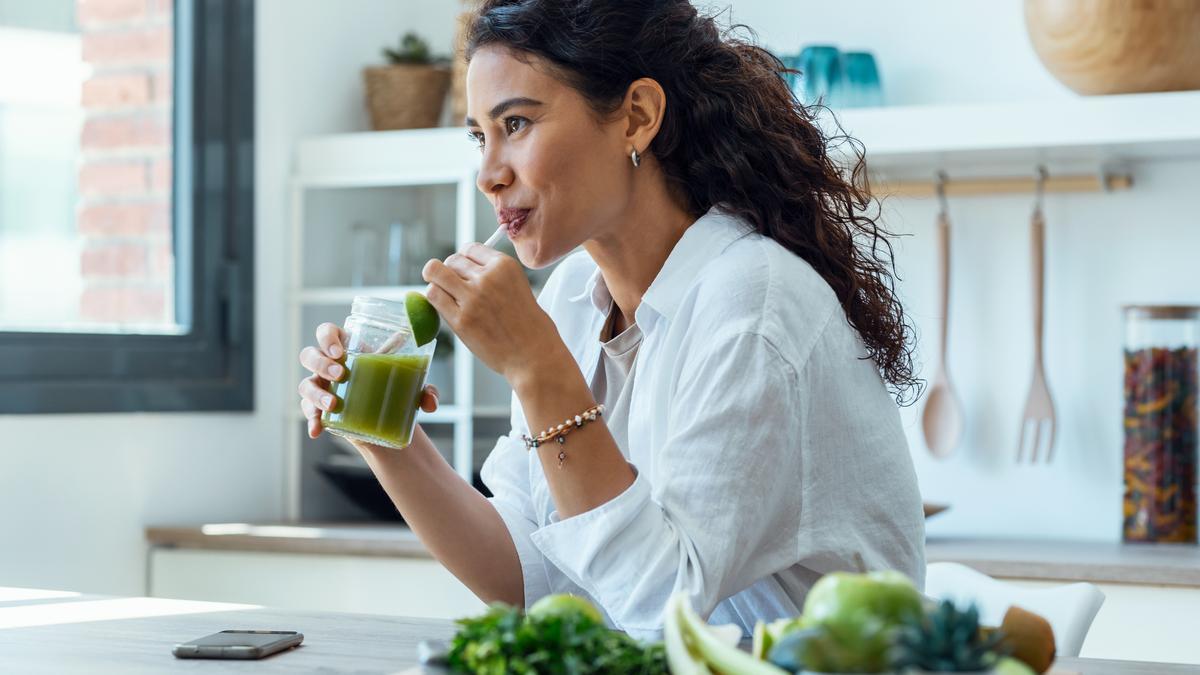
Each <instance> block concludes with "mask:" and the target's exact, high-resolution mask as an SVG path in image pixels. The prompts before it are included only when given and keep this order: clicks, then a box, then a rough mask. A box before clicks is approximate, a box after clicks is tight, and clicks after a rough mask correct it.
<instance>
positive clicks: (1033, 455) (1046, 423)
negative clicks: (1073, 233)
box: [1017, 169, 1057, 463]
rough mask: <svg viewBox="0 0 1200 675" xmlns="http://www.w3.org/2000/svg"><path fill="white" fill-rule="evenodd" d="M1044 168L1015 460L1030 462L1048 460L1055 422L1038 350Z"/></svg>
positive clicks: (1036, 219) (1041, 317) (1034, 224)
mask: <svg viewBox="0 0 1200 675" xmlns="http://www.w3.org/2000/svg"><path fill="white" fill-rule="evenodd" d="M1045 180H1046V170H1045V169H1040V170H1039V174H1038V186H1037V204H1036V206H1035V207H1034V210H1033V219H1032V223H1031V226H1030V230H1031V234H1032V240H1033V241H1032V258H1033V381H1032V382H1031V383H1030V385H1029V395H1028V396H1027V397H1026V399H1025V413H1024V415H1023V417H1022V419H1021V435H1020V438H1019V439H1018V441H1017V442H1018V446H1017V461H1018V462H1020V461H1021V460H1022V458H1023V457H1026V456H1028V458H1029V462H1030V463H1037V461H1038V458H1039V457H1041V458H1042V459H1043V461H1045V462H1047V463H1048V462H1049V461H1050V460H1051V458H1052V457H1053V452H1054V436H1055V433H1056V427H1057V424H1056V423H1055V417H1054V400H1053V399H1052V398H1051V397H1050V387H1049V386H1048V385H1047V384H1046V367H1045V356H1044V354H1043V350H1042V325H1043V323H1044V320H1045V308H1044V306H1043V305H1044V296H1045V275H1046V265H1045V257H1046V255H1045V253H1046V220H1045V218H1044V217H1043V215H1042V189H1043V185H1044V183H1045Z"/></svg>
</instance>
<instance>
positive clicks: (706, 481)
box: [530, 333, 804, 635]
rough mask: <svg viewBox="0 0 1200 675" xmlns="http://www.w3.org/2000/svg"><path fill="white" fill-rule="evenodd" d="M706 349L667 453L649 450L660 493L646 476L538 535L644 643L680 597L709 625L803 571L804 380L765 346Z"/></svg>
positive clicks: (678, 398) (682, 379)
mask: <svg viewBox="0 0 1200 675" xmlns="http://www.w3.org/2000/svg"><path fill="white" fill-rule="evenodd" d="M705 339H706V344H705V345H704V347H703V348H699V349H694V350H692V351H691V354H690V355H689V356H688V357H685V358H684V363H683V365H682V367H681V368H680V370H679V371H678V372H679V373H680V375H679V379H678V382H677V384H676V386H675V387H674V390H673V395H672V396H671V400H670V402H669V404H668V411H669V423H668V425H667V430H668V431H667V434H666V441H665V443H663V444H661V447H656V448H653V449H652V455H653V458H654V459H653V460H652V461H653V463H654V466H653V467H652V473H653V475H654V476H655V480H654V484H653V485H651V483H650V481H649V480H648V478H647V475H646V474H647V471H646V470H645V469H647V467H640V468H641V469H642V470H641V471H638V473H637V476H636V478H635V479H634V482H633V484H632V485H631V486H630V487H629V488H627V489H626V490H625V491H624V492H623V493H621V494H620V495H618V496H617V497H615V498H613V499H612V500H610V501H608V502H607V503H605V504H602V505H600V506H599V507H597V508H595V509H592V510H590V511H587V512H585V513H582V514H579V515H576V516H573V517H571V518H566V519H562V520H559V519H558V518H557V517H556V516H553V515H552V516H551V518H550V522H549V524H547V525H546V526H544V527H541V528H539V529H537V530H535V531H533V532H532V533H531V534H530V537H531V539H532V542H533V544H534V545H535V546H536V547H537V549H538V550H539V551H540V552H541V553H542V554H543V555H544V556H545V558H546V559H547V560H548V561H549V562H550V563H551V564H553V565H554V566H555V567H557V568H559V569H560V570H562V572H563V573H564V574H566V575H567V577H569V578H570V579H571V581H572V582H574V583H575V584H577V585H578V586H580V587H581V588H582V589H584V590H585V591H586V592H587V593H588V594H589V595H591V596H592V597H593V598H595V599H597V600H598V601H599V602H600V603H601V604H602V605H603V606H604V609H605V610H606V612H607V613H608V615H609V616H610V617H611V619H612V620H613V622H614V623H615V624H616V626H617V627H618V628H621V629H623V630H626V631H629V632H631V633H635V634H641V635H646V634H653V633H654V632H655V631H659V630H661V626H662V616H661V615H662V609H663V607H664V606H665V605H666V602H667V599H668V598H669V597H670V596H671V594H672V593H674V592H676V591H686V592H687V593H688V594H689V596H690V597H691V600H692V603H693V606H694V607H696V608H697V609H698V610H700V611H701V612H702V615H703V616H706V617H707V616H708V615H709V614H710V613H711V612H712V611H713V609H714V608H716V606H717V605H718V604H719V603H720V602H721V601H722V600H724V599H725V598H727V597H729V596H731V595H734V594H735V593H737V592H739V591H741V590H743V589H745V588H747V587H749V586H750V585H751V584H753V583H754V582H755V581H757V580H758V579H760V578H762V577H765V576H767V575H770V574H772V573H774V572H777V571H779V570H781V569H784V568H786V567H787V566H789V565H791V564H792V563H793V562H794V561H795V559H796V551H797V547H798V542H797V538H798V534H797V527H796V523H797V522H798V519H799V509H800V505H801V497H802V495H801V494H800V489H799V486H800V485H801V480H800V473H799V472H800V471H801V470H802V467H801V463H800V452H799V448H800V444H801V436H800V434H801V430H802V429H803V426H804V422H803V412H802V406H801V405H800V402H799V398H800V393H799V391H798V390H799V386H798V381H797V378H798V374H797V372H796V370H795V369H794V368H793V367H792V366H791V365H790V364H788V363H787V362H785V361H784V359H783V358H782V357H781V356H780V354H779V352H778V351H777V350H776V349H775V348H774V347H773V346H772V345H771V344H770V343H769V342H768V341H767V340H766V339H765V338H764V337H762V336H761V335H757V334H753V333H738V334H734V335H728V336H726V337H723V338H719V337H715V336H706V338H705ZM693 346H695V345H693ZM637 469H638V467H635V470H637Z"/></svg>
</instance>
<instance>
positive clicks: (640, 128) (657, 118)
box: [621, 77, 667, 154]
mask: <svg viewBox="0 0 1200 675" xmlns="http://www.w3.org/2000/svg"><path fill="white" fill-rule="evenodd" d="M621 110H622V113H623V114H624V117H625V119H626V127H625V142H626V143H627V144H628V145H629V149H630V150H634V149H636V150H637V151H638V153H639V154H644V153H645V152H646V148H648V147H650V142H651V141H653V140H654V137H655V136H657V135H658V129H659V127H660V126H662V121H663V115H664V114H666V110H667V94H666V92H665V91H663V88H662V86H661V85H659V83H658V82H657V81H655V80H652V79H650V78H648V77H643V78H640V79H637V80H634V81H633V83H632V84H630V85H629V89H628V90H626V92H625V102H624V104H623V105H622V108H621Z"/></svg>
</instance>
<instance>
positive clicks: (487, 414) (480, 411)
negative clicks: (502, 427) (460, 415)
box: [471, 405, 512, 420]
mask: <svg viewBox="0 0 1200 675" xmlns="http://www.w3.org/2000/svg"><path fill="white" fill-rule="evenodd" d="M471 415H472V416H473V417H476V418H484V419H487V418H495V419H505V420H506V419H508V418H509V416H511V415H512V408H511V407H510V406H507V405H477V406H475V409H474V410H472V411H471Z"/></svg>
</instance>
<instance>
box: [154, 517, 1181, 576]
mask: <svg viewBox="0 0 1200 675" xmlns="http://www.w3.org/2000/svg"><path fill="white" fill-rule="evenodd" d="M146 539H147V541H148V542H149V543H150V544H151V545H153V546H162V547H177V548H197V549H216V550H234V551H262V552H276V553H316V554H339V555H359V556H385V557H402V558H414V557H416V558H429V557H430V554H429V551H428V550H426V549H425V547H424V546H423V545H422V544H421V542H420V540H418V539H417V537H416V535H414V534H413V533H412V531H411V530H409V529H408V528H407V527H404V526H402V525H386V524H372V523H364V524H304V525H287V524H270V523H267V524H251V523H215V524H208V525H192V526H175V527H150V528H147V529H146ZM926 558H927V559H928V561H929V562H937V561H953V562H959V563H962V564H964V565H968V566H970V567H973V568H975V569H977V570H979V571H980V572H983V573H984V574H988V575H990V576H993V577H1002V578H1019V579H1038V580H1047V581H1089V582H1092V583H1119V584H1150V585H1162V586H1183V587H1191V588H1200V547H1197V546H1188V545H1173V544H1120V543H1109V542H1055V541H1046V540H1040V541H1039V540H1021V539H1011V540H1005V539H957V538H953V539H951V538H934V539H930V541H929V542H928V544H927V548H926Z"/></svg>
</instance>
